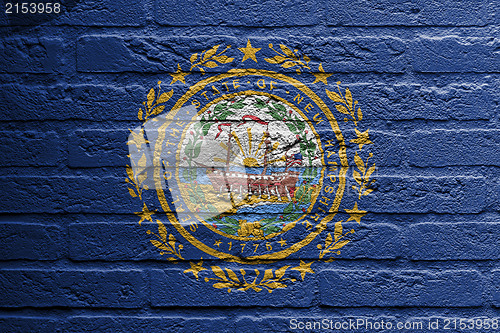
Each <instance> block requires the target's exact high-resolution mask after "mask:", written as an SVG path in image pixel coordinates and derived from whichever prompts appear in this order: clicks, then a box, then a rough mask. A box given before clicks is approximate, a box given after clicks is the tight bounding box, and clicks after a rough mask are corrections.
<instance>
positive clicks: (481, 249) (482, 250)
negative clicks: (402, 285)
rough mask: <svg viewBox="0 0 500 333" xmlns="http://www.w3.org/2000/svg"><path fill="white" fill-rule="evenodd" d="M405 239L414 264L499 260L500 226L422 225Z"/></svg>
mask: <svg viewBox="0 0 500 333" xmlns="http://www.w3.org/2000/svg"><path fill="white" fill-rule="evenodd" d="M405 238H406V240H407V249H406V252H407V253H408V256H409V258H410V259H413V260H457V259H460V260H488V259H499V258H500V224H499V223H478V222H474V223H419V224H416V225H412V226H410V227H409V228H408V230H407V232H406V234H405Z"/></svg>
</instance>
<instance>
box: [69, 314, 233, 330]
mask: <svg viewBox="0 0 500 333" xmlns="http://www.w3.org/2000/svg"><path fill="white" fill-rule="evenodd" d="M82 328H85V330H86V331H88V332H100V333H115V332H149V333H164V332H175V333H192V332H221V333H226V332H234V326H233V325H232V324H231V323H230V322H229V320H228V318H225V317H213V316H212V317H208V318H203V317H199V316H197V317H196V318H190V317H187V316H182V317H178V316H177V317H158V316H144V317H130V316H75V317H71V318H70V319H69V320H68V323H67V325H66V327H65V330H64V331H65V332H75V333H80V332H81V331H82Z"/></svg>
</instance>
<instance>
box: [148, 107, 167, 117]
mask: <svg viewBox="0 0 500 333" xmlns="http://www.w3.org/2000/svg"><path fill="white" fill-rule="evenodd" d="M164 109H165V105H160V106H157V107H155V108H154V109H153V112H151V114H153V115H157V114H160V113H161V112H162V111H163V110H164Z"/></svg>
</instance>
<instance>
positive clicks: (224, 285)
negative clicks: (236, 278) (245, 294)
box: [213, 282, 234, 289]
mask: <svg viewBox="0 0 500 333" xmlns="http://www.w3.org/2000/svg"><path fill="white" fill-rule="evenodd" d="M213 287H214V288H217V289H225V288H232V287H234V285H233V284H232V283H231V282H229V283H228V282H225V283H224V282H217V283H214V284H213Z"/></svg>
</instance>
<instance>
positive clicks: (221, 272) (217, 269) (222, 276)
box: [210, 266, 227, 281]
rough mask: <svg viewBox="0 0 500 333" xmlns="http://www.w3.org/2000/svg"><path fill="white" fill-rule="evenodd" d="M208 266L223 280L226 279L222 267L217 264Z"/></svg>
mask: <svg viewBox="0 0 500 333" xmlns="http://www.w3.org/2000/svg"><path fill="white" fill-rule="evenodd" d="M210 268H211V269H212V272H214V274H215V275H216V276H217V277H218V278H220V279H222V280H224V281H227V277H226V274H224V271H223V270H222V268H220V267H219V266H210Z"/></svg>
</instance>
